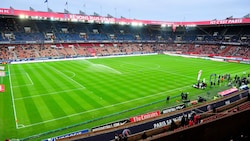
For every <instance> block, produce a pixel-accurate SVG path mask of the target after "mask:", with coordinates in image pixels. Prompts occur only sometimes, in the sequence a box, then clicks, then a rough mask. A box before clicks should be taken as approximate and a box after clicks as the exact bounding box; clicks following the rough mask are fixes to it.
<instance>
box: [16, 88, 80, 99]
mask: <svg viewBox="0 0 250 141" xmlns="http://www.w3.org/2000/svg"><path fill="white" fill-rule="evenodd" d="M83 89H85V88H78V89H70V90H64V91H56V92H52V93H46V94H39V95H33V96H27V97H21V98H16V99H15V100H23V99H28V98H34V97H41V96H47V95H54V94H58V93H59V94H60V93H63V92H71V91H76V90H83Z"/></svg>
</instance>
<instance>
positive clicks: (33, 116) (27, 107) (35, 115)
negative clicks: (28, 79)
mask: <svg viewBox="0 0 250 141" xmlns="http://www.w3.org/2000/svg"><path fill="white" fill-rule="evenodd" d="M19 68H22V66H21V65H18V66H17V67H16V72H18V69H19ZM15 81H16V82H17V84H23V79H22V76H20V77H19V79H15ZM16 92H18V94H20V95H23V96H24V95H30V92H29V88H28V87H22V88H20V87H16V88H13V93H14V96H15V95H16V94H15V93H16ZM15 104H16V111H17V120H18V122H20V123H23V124H26V123H32V122H37V121H41V120H42V118H41V116H40V113H39V112H38V109H37V107H36V106H35V103H34V101H33V100H32V99H31V100H28V101H25V102H23V103H15ZM26 111H28V112H26ZM22 120H25V121H22Z"/></svg>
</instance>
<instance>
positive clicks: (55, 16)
mask: <svg viewBox="0 0 250 141" xmlns="http://www.w3.org/2000/svg"><path fill="white" fill-rule="evenodd" d="M0 15H13V16H19V17H20V18H28V19H41V20H42V19H50V20H59V21H74V22H76V21H78V22H89V23H91V22H96V23H116V24H129V25H130V24H131V25H137V26H141V25H162V26H172V27H175V26H197V25H228V24H246V23H250V18H233V17H230V18H226V19H225V20H216V19H214V20H207V21H185V22H183V21H180V22H171V21H153V20H137V19H128V18H114V17H110V16H107V17H103V16H99V15H98V14H95V15H93V16H91V15H83V14H71V13H70V12H69V11H67V10H66V9H65V11H64V13H56V12H53V11H50V12H41V11H34V10H17V9H13V8H0Z"/></svg>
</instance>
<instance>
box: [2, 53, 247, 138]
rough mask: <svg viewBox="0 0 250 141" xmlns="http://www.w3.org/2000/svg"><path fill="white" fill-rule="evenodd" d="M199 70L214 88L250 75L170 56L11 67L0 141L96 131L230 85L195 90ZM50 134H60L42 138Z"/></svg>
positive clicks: (239, 67) (235, 67) (240, 68)
mask: <svg viewBox="0 0 250 141" xmlns="http://www.w3.org/2000/svg"><path fill="white" fill-rule="evenodd" d="M199 70H202V75H201V79H202V80H203V79H204V80H206V82H208V83H209V80H210V75H211V74H220V75H223V74H231V76H235V75H239V76H241V75H242V74H243V72H246V73H247V74H249V73H250V65H248V64H237V63H226V62H215V61H209V60H204V59H191V58H183V57H174V56H167V55H148V56H133V57H116V58H98V59H88V60H87V59H82V60H71V61H57V62H41V63H27V64H12V65H6V66H5V71H6V72H7V75H6V76H5V77H0V82H1V83H3V84H4V85H5V92H3V93H0V107H1V109H0V140H4V139H6V138H16V139H24V138H27V137H29V136H32V135H37V136H40V137H39V138H36V139H37V140H41V139H46V138H48V137H52V136H57V135H61V134H65V133H69V132H72V131H77V130H83V129H91V128H92V127H95V126H99V125H102V124H105V123H109V122H112V121H117V120H121V119H126V118H129V117H132V116H135V115H140V114H143V113H147V112H150V111H154V110H161V109H164V108H167V107H169V106H172V105H177V104H180V103H178V102H179V101H180V93H181V92H189V93H190V95H189V99H196V98H197V95H202V96H204V97H207V98H209V96H207V95H206V93H207V92H208V91H213V90H214V89H223V88H224V85H226V82H225V83H222V84H221V85H220V86H216V88H210V87H208V88H206V90H199V89H195V88H193V87H192V85H193V84H194V83H196V81H197V73H198V71H199ZM209 86H210V85H209ZM167 96H170V102H169V103H166V101H165V99H166V97H167ZM61 129H62V130H61ZM50 131H55V132H54V133H52V134H47V135H46V134H41V133H45V132H50ZM36 139H33V140H36Z"/></svg>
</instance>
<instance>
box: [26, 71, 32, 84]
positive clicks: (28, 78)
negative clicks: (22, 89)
mask: <svg viewBox="0 0 250 141" xmlns="http://www.w3.org/2000/svg"><path fill="white" fill-rule="evenodd" d="M26 75H27V77H28V79H29V80H30V82H31V85H34V83H33V81H32V79H31V78H30V75H29V74H28V73H26Z"/></svg>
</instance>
